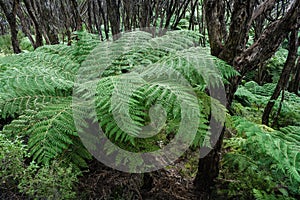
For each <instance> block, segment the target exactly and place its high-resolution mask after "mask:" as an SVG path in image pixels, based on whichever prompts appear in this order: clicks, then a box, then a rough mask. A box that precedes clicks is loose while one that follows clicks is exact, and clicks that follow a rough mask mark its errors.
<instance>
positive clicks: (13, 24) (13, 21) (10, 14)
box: [0, 0, 21, 54]
mask: <svg viewBox="0 0 300 200" xmlns="http://www.w3.org/2000/svg"><path fill="white" fill-rule="evenodd" d="M0 7H1V8H2V10H3V11H4V14H5V17H6V19H7V21H8V24H9V26H10V33H11V44H12V47H13V51H14V53H16V54H18V53H21V49H20V44H19V40H18V28H17V17H16V16H17V9H18V7H19V1H18V0H14V1H13V5H12V8H11V9H9V6H8V5H7V4H6V3H5V2H4V1H3V0H0Z"/></svg>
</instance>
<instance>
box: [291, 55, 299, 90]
mask: <svg viewBox="0 0 300 200" xmlns="http://www.w3.org/2000/svg"><path fill="white" fill-rule="evenodd" d="M299 90H300V56H299V57H298V62H297V65H296V67H295V72H294V73H293V75H292V80H291V82H290V84H289V92H294V93H295V94H297V95H298V96H299Z"/></svg>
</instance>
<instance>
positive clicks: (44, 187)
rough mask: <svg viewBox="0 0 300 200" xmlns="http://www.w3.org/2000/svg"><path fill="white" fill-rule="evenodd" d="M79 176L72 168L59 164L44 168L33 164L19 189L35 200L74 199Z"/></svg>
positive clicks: (23, 177) (26, 172)
mask: <svg viewBox="0 0 300 200" xmlns="http://www.w3.org/2000/svg"><path fill="white" fill-rule="evenodd" d="M78 175H80V173H79V172H78V171H76V170H74V169H73V167H72V166H69V167H65V166H61V165H60V164H59V163H57V162H54V163H52V164H51V165H50V166H49V165H46V166H43V167H39V166H38V165H36V164H34V163H32V164H31V165H30V166H29V167H28V168H27V169H26V170H25V171H24V174H23V176H22V179H21V181H20V183H19V185H18V188H19V190H20V192H22V193H25V194H26V195H28V197H31V198H33V199H74V198H75V197H76V192H75V190H74V184H75V183H76V182H78V178H77V177H78Z"/></svg>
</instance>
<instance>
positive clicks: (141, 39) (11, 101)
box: [0, 31, 237, 166]
mask: <svg viewBox="0 0 300 200" xmlns="http://www.w3.org/2000/svg"><path fill="white" fill-rule="evenodd" d="M198 37H199V35H198V34H197V33H194V32H188V31H176V32H170V33H167V34H166V35H164V36H162V37H159V38H153V37H152V35H151V34H149V33H146V32H142V31H138V32H132V33H126V34H123V35H122V37H121V38H120V39H119V40H117V41H114V42H110V41H106V42H102V43H100V42H99V41H98V38H97V36H95V35H91V34H86V33H83V32H78V33H75V35H74V39H75V40H78V41H77V42H76V43H75V44H74V45H73V46H65V45H54V46H44V47H40V48H38V49H37V50H36V51H34V52H31V53H26V54H21V55H15V56H10V57H5V58H3V59H0V67H1V68H0V85H1V88H0V110H1V118H3V119H5V118H7V117H13V118H14V120H13V121H12V122H11V123H10V124H8V125H6V126H5V127H4V129H3V131H2V133H4V134H7V135H10V136H13V135H20V136H23V137H25V138H26V140H28V146H29V150H30V153H31V155H32V157H33V159H35V160H36V161H38V162H40V163H49V162H51V160H53V159H60V160H62V161H65V162H69V161H70V162H72V163H74V164H75V165H76V166H85V165H86V163H85V160H86V159H88V158H90V154H89V153H88V151H87V150H86V149H85V148H84V147H83V145H82V143H81V141H80V138H79V137H78V133H77V132H78V127H76V126H75V124H74V120H75V121H76V122H78V121H79V123H80V124H81V125H82V128H83V129H84V128H85V127H86V126H87V122H86V121H85V120H83V119H82V118H81V116H84V115H85V114H86V113H87V112H88V111H89V109H90V108H87V107H85V106H87V105H84V106H82V104H84V103H85V102H80V101H76V96H77V97H80V99H82V98H83V99H88V100H89V99H92V98H93V97H95V96H94V94H93V92H92V91H95V94H96V99H95V101H93V102H92V103H93V104H94V105H96V111H97V121H94V122H97V123H98V122H99V123H100V126H101V127H102V128H103V129H104V130H105V133H106V135H108V136H109V137H110V139H111V140H113V141H115V142H117V143H119V145H121V146H125V148H126V145H129V144H131V145H132V146H133V148H139V146H141V145H144V144H145V141H144V142H143V140H142V139H135V137H133V136H137V135H139V133H140V132H141V130H144V129H143V128H145V127H147V128H149V127H150V126H149V123H150V122H154V123H155V122H156V121H155V120H154V121H153V119H151V116H149V114H148V110H149V109H151V108H152V107H153V106H152V105H154V104H157V105H161V106H163V107H164V108H165V109H166V113H165V114H166V124H167V127H166V126H164V125H163V124H155V126H154V127H152V128H153V129H151V128H150V129H151V130H150V129H149V131H150V132H156V131H159V132H160V135H159V136H157V137H161V136H162V135H168V134H170V135H173V134H174V133H176V131H177V130H178V129H179V128H180V127H179V125H180V118H181V117H183V116H182V115H183V113H184V112H188V113H190V114H191V116H187V117H189V119H191V121H190V122H191V123H192V124H194V125H193V126H195V127H194V128H196V129H198V133H197V134H196V139H195V140H194V142H193V144H194V145H195V146H196V145H201V144H202V143H203V141H205V140H208V138H207V136H209V134H207V133H208V132H207V131H208V130H209V127H208V125H207V123H208V117H209V115H210V112H211V109H212V108H211V107H214V109H215V110H217V112H218V111H224V109H225V108H224V106H222V105H221V104H220V103H219V102H218V101H216V100H214V99H211V98H210V97H209V96H208V95H207V94H206V93H205V88H206V87H217V86H218V85H220V84H222V83H221V81H220V79H223V80H225V79H228V78H230V77H232V76H234V75H236V74H237V73H236V72H235V71H234V70H233V69H232V68H231V67H229V66H227V65H225V64H224V63H222V62H220V61H219V60H217V59H215V58H213V57H211V56H207V55H208V49H203V48H199V47H196V48H195V46H196V45H197V41H198ZM99 58H101V59H99ZM215 63H217V68H219V69H223V67H225V68H226V69H227V70H223V71H222V72H223V73H222V74H221V75H218V74H217V73H215V71H214V69H212V68H211V66H212V65H215ZM77 74H79V75H77ZM203 74H206V76H205V77H204V76H202V75H203ZM206 77H209V80H208V79H206ZM99 78H100V81H99V80H98V79H99ZM180 80H182V81H180ZM74 86H75V90H74V91H75V93H74V94H75V96H73V97H72V93H73V88H74ZM124 86H126V87H125V88H124ZM125 89H126V90H125ZM128 89H129V90H128ZM116 91H117V92H116ZM112 97H115V98H116V99H120V100H122V101H120V102H112V101H111V98H112ZM182 105H184V107H181V106H182ZM122 107H128V108H129V113H128V116H127V118H124V116H123V117H122V118H120V120H116V119H118V116H117V114H118V113H123V112H122V110H121V109H122ZM157 108H159V107H156V109H157ZM85 109H86V110H85ZM153 109H155V107H154V108H153ZM157 110H159V109H157ZM155 112H158V111H155ZM74 113H75V114H74ZM219 113H222V112H219ZM163 115H164V113H161V116H163ZM193 115H195V116H197V117H198V119H199V121H195V122H194V121H192V119H194V118H193ZM221 118H222V117H220V119H221ZM126 119H128V120H129V121H122V120H126ZM120 123H123V124H127V125H128V124H129V125H130V126H127V129H125V130H124V129H122V126H121V124H120ZM123 127H124V126H123ZM185 128H186V129H189V128H191V127H185ZM150 132H149V133H150ZM128 133H130V134H128ZM151 134H152V133H151ZM81 139H82V138H81ZM150 140H151V142H150V144H151V145H152V147H151V148H150V145H149V144H148V146H149V149H155V148H156V147H155V148H154V147H153V146H157V147H158V148H159V146H158V145H157V144H155V143H153V142H152V140H153V138H152V139H149V140H146V141H150ZM128 142H129V143H128ZM127 148H129V147H127Z"/></svg>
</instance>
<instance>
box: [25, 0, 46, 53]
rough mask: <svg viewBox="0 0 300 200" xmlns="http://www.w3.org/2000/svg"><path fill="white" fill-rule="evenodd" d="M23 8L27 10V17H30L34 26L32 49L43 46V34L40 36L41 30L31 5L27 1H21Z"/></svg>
mask: <svg viewBox="0 0 300 200" xmlns="http://www.w3.org/2000/svg"><path fill="white" fill-rule="evenodd" d="M23 1H24V4H25V7H26V9H27V12H28V15H29V16H30V18H31V20H32V22H33V24H34V30H35V44H34V48H35V49H36V48H38V47H40V46H43V34H42V30H41V27H40V25H39V23H38V20H37V18H36V16H35V14H34V11H33V9H32V7H31V6H32V5H31V3H30V2H29V1H28V0H23Z"/></svg>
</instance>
